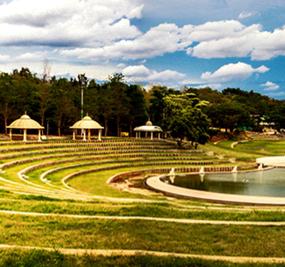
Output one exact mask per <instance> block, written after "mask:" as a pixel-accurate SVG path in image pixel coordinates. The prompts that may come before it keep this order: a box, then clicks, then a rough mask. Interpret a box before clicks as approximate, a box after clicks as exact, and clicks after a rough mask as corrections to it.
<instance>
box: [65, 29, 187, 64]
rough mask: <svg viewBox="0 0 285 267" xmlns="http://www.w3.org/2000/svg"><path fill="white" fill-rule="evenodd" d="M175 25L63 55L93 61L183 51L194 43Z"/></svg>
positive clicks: (70, 51) (68, 51) (135, 57)
mask: <svg viewBox="0 0 285 267" xmlns="http://www.w3.org/2000/svg"><path fill="white" fill-rule="evenodd" d="M182 31H183V30H181V29H180V28H179V27H177V26H176V25H175V24H160V25H158V26H156V27H153V28H151V29H150V30H149V31H148V32H146V33H145V34H143V35H141V36H139V37H138V38H136V39H133V40H121V41H119V42H115V43H113V44H111V45H107V46H102V47H95V48H75V49H64V50H62V51H61V55H64V56H69V57H70V56H71V57H74V56H75V57H78V58H90V57H91V58H93V59H101V60H102V59H124V60H129V59H144V58H151V57H155V56H159V55H163V54H165V53H173V52H176V51H178V50H183V49H184V48H185V47H187V46H188V45H190V44H191V43H192V42H191V41H189V40H187V39H185V38H184V35H183V34H182Z"/></svg>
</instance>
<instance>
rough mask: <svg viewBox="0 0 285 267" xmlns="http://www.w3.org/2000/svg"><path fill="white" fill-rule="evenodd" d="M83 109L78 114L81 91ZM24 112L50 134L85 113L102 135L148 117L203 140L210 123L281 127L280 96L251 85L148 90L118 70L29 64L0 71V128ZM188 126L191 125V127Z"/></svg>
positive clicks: (284, 112)
mask: <svg viewBox="0 0 285 267" xmlns="http://www.w3.org/2000/svg"><path fill="white" fill-rule="evenodd" d="M82 90H83V92H84V114H81V91H82ZM24 112H27V114H29V115H30V116H31V117H32V118H33V119H35V120H37V121H39V122H40V123H41V124H42V125H43V126H44V127H45V128H46V129H45V131H49V134H58V135H62V134H68V133H70V130H69V127H70V126H71V125H72V124H73V123H74V122H75V121H77V120H79V119H80V117H81V116H82V115H86V114H87V113H88V115H89V116H91V117H92V118H93V119H95V120H96V121H98V122H99V123H100V124H101V125H102V126H103V127H104V135H114V136H120V135H121V133H122V132H128V133H129V135H130V136H132V135H133V132H132V131H133V128H134V127H136V126H139V125H143V124H145V122H146V121H147V119H148V118H149V119H150V120H151V121H152V122H153V123H154V124H156V125H159V126H161V127H162V128H163V129H164V130H166V131H168V132H169V133H170V134H172V136H173V137H176V138H180V139H181V138H183V137H185V136H187V137H188V138H189V139H190V140H192V141H194V142H197V143H203V142H205V141H206V140H207V139H208V136H209V128H211V127H215V128H224V129H226V130H227V131H234V130H235V129H239V130H244V129H251V130H257V131H258V130H260V122H261V121H264V122H274V124H275V126H276V128H277V129H278V130H280V129H281V128H285V120H284V116H285V103H284V101H280V100H276V99H272V98H269V97H267V96H264V95H261V94H259V93H256V92H253V91H249V92H248V91H243V90H241V89H238V88H227V89H225V90H223V91H216V90H213V89H211V88H203V89H196V88H187V87H185V88H183V89H181V90H175V89H173V88H168V87H166V86H153V87H152V88H151V89H150V90H148V91H146V90H145V89H144V88H143V87H141V86H140V85H137V84H128V83H127V82H125V81H124V77H123V75H122V74H120V73H116V74H113V75H111V76H110V77H109V78H108V80H107V81H105V82H97V81H96V80H94V79H92V80H88V79H87V78H86V76H85V75H84V74H81V75H78V77H77V78H71V79H67V78H58V77H51V78H50V79H47V77H46V76H45V75H43V77H42V78H39V77H38V76H37V75H36V74H34V73H32V72H31V71H30V70H29V69H28V68H22V69H21V70H17V69H16V70H14V71H13V72H12V73H4V72H2V73H1V74H0V131H1V132H7V130H6V127H7V125H9V124H10V123H11V122H12V121H13V120H15V119H17V118H18V117H19V116H21V115H22V114H23V113H24ZM190 126H191V127H190Z"/></svg>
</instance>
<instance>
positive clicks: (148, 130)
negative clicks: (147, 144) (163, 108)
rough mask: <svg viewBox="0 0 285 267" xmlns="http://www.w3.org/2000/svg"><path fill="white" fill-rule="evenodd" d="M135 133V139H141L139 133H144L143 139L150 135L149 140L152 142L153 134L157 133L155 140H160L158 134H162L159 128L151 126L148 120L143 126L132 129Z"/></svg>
mask: <svg viewBox="0 0 285 267" xmlns="http://www.w3.org/2000/svg"><path fill="white" fill-rule="evenodd" d="M134 131H135V132H136V138H141V133H142V132H144V133H145V137H147V136H148V133H150V139H151V140H153V138H154V134H155V133H157V138H158V139H160V134H161V133H162V129H161V128H160V127H159V126H155V125H152V122H151V121H150V120H148V121H147V122H146V124H145V125H142V126H139V127H136V128H134Z"/></svg>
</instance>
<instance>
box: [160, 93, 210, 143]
mask: <svg viewBox="0 0 285 267" xmlns="http://www.w3.org/2000/svg"><path fill="white" fill-rule="evenodd" d="M164 103H165V109H164V114H165V117H164V125H166V130H167V131H169V132H170V134H171V136H172V137H174V138H176V139H177V143H178V145H181V144H182V142H183V139H184V138H187V139H188V140H189V141H191V143H192V145H193V146H194V147H195V148H197V146H198V144H205V143H206V142H207V140H208V139H209V135H208V130H209V125H210V120H209V119H208V117H207V115H206V114H205V113H204V112H203V109H204V107H205V106H206V105H207V104H208V102H207V101H201V100H200V99H199V98H197V97H196V96H195V95H193V94H189V93H183V94H176V95H168V96H166V97H164Z"/></svg>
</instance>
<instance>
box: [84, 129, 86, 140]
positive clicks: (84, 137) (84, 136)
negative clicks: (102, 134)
mask: <svg viewBox="0 0 285 267" xmlns="http://www.w3.org/2000/svg"><path fill="white" fill-rule="evenodd" d="M83 141H86V130H85V129H83Z"/></svg>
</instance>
